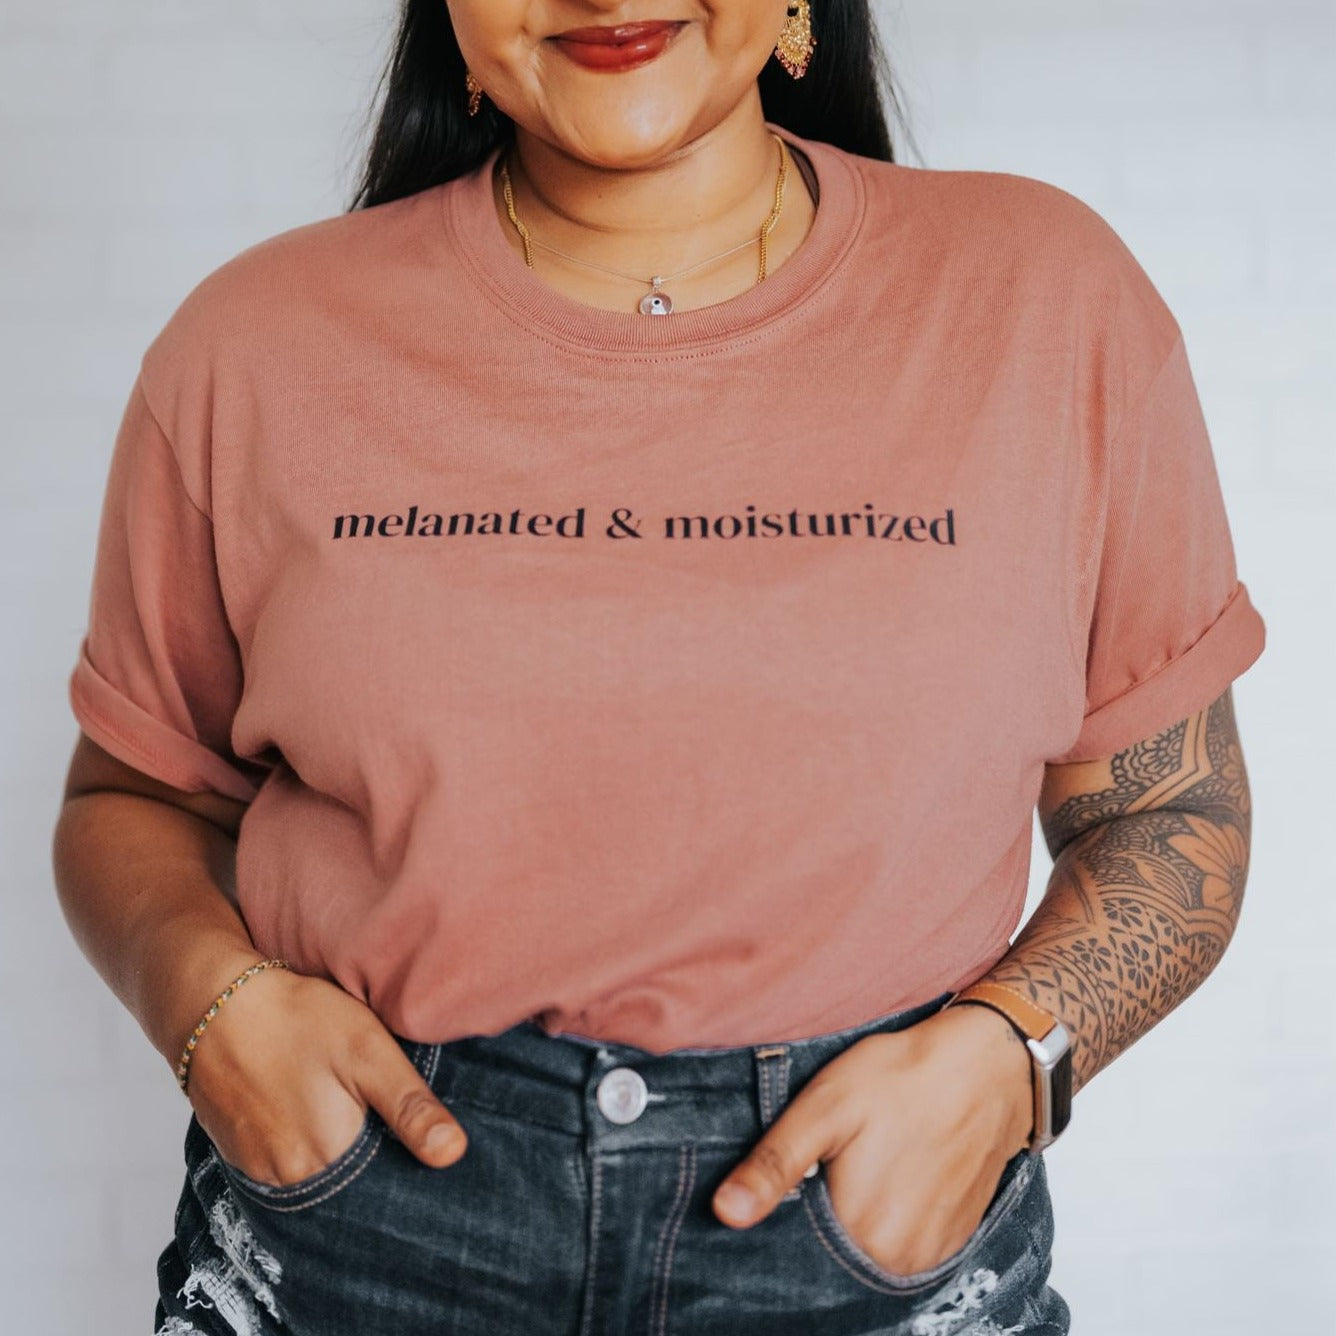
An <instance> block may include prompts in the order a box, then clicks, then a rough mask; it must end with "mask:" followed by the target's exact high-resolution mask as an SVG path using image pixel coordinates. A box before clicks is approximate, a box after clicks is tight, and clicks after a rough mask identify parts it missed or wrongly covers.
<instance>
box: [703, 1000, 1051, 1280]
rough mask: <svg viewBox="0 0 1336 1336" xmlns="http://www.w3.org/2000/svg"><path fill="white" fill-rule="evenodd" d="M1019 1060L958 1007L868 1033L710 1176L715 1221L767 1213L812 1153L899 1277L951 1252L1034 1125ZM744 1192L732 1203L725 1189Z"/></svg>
mask: <svg viewBox="0 0 1336 1336" xmlns="http://www.w3.org/2000/svg"><path fill="white" fill-rule="evenodd" d="M1030 1082H1031V1077H1030V1055H1029V1053H1028V1051H1027V1050H1026V1048H1025V1045H1024V1043H1023V1042H1022V1041H1021V1039H1020V1037H1019V1036H1018V1035H1017V1034H1016V1032H1015V1031H1014V1030H1013V1029H1012V1028H1011V1026H1010V1025H1009V1024H1008V1022H1007V1021H1006V1020H1005V1019H1004V1018H1003V1017H1002V1016H999V1015H998V1014H997V1012H995V1011H993V1010H991V1009H990V1008H988V1007H982V1006H977V1005H972V1004H966V1003H961V1004H960V1005H959V1006H951V1007H946V1008H944V1009H943V1010H941V1011H937V1012H934V1013H933V1014H932V1015H931V1016H929V1017H928V1018H927V1019H926V1020H922V1021H919V1022H918V1023H917V1024H915V1025H911V1026H910V1027H909V1028H908V1029H905V1030H899V1031H892V1032H887V1033H881V1034H871V1035H867V1036H866V1037H865V1038H863V1039H860V1040H857V1041H856V1042H854V1043H853V1044H851V1045H850V1046H849V1047H848V1048H847V1049H845V1050H844V1052H842V1053H841V1054H840V1055H839V1056H838V1057H836V1058H834V1059H832V1060H831V1061H830V1062H828V1063H826V1065H825V1066H824V1067H822V1068H821V1070H820V1071H818V1072H817V1073H816V1074H815V1075H814V1076H813V1077H812V1078H811V1079H810V1080H809V1081H808V1082H807V1083H806V1084H805V1085H804V1086H803V1087H802V1089H801V1090H800V1091H799V1092H798V1093H797V1094H796V1095H795V1096H794V1097H793V1099H791V1100H790V1101H789V1102H788V1104H787V1105H786V1106H785V1108H784V1110H783V1112H782V1113H781V1114H780V1116H779V1117H778V1118H776V1119H775V1121H774V1122H773V1123H772V1124H771V1125H770V1126H769V1127H768V1128H767V1129H766V1132H765V1135H764V1136H762V1138H761V1139H760V1140H759V1141H758V1142H757V1143H756V1145H755V1146H754V1147H753V1148H752V1150H751V1151H750V1152H749V1153H748V1155H747V1156H746V1158H744V1159H743V1160H741V1161H740V1162H739V1163H738V1165H737V1166H736V1167H735V1168H734V1169H733V1170H732V1172H731V1173H730V1174H729V1175H728V1177H727V1178H726V1179H725V1180H724V1181H723V1183H721V1184H720V1185H719V1187H718V1188H717V1189H716V1191H715V1195H714V1209H715V1213H716V1215H718V1217H719V1219H720V1220H722V1221H723V1223H724V1224H726V1225H731V1226H734V1227H736V1228H745V1227H746V1226H748V1225H753V1224H755V1223H757V1221H759V1220H762V1219H764V1218H765V1217H766V1216H767V1215H769V1213H770V1212H771V1211H772V1210H773V1209H774V1207H775V1206H776V1204H777V1203H778V1202H779V1200H780V1198H781V1197H783V1196H784V1194H785V1193H786V1192H788V1191H789V1190H790V1189H791V1188H793V1187H796V1186H797V1185H798V1184H799V1183H800V1182H801V1181H802V1178H803V1172H804V1170H806V1169H807V1168H808V1167H809V1166H810V1165H812V1164H814V1163H816V1161H817V1160H825V1161H826V1162H827V1170H826V1175H827V1180H828V1184H829V1188H830V1197H831V1204H832V1206H833V1207H834V1208H835V1213H836V1215H837V1216H838V1217H839V1219H840V1222H841V1224H843V1225H844V1226H845V1228H846V1229H847V1230H848V1231H849V1233H850V1234H851V1235H852V1236H853V1237H854V1240H855V1242H857V1243H858V1245H859V1246H860V1247H861V1248H862V1249H863V1251H864V1252H866V1253H867V1254H868V1255H869V1256H871V1257H872V1258H873V1259H874V1260H875V1261H876V1262H877V1263H878V1264H880V1265H881V1266H883V1267H885V1268H886V1270H888V1271H891V1272H894V1273H895V1274H897V1275H910V1274H912V1273H914V1272H916V1271H923V1270H927V1269H929V1268H931V1267H933V1266H936V1265H937V1263H938V1262H941V1261H943V1260H945V1259H946V1258H947V1257H949V1256H950V1255H951V1254H952V1253H954V1252H956V1251H957V1250H958V1249H959V1248H962V1247H963V1246H964V1245H965V1243H966V1241H967V1240H968V1239H969V1237H970V1235H971V1234H972V1233H973V1232H974V1231H975V1229H977V1228H978V1226H979V1222H980V1221H981V1220H982V1219H983V1215H984V1212H985V1211H986V1210H987V1208H988V1203H989V1202H990V1201H991V1200H992V1197H993V1194H994V1192H995V1191H996V1190H997V1185H998V1182H999V1180H1000V1179H1001V1176H1002V1170H1003V1168H1004V1167H1005V1166H1006V1163H1007V1161H1008V1160H1009V1159H1011V1157H1012V1156H1013V1155H1015V1153H1016V1152H1017V1151H1019V1150H1020V1149H1022V1147H1024V1146H1025V1145H1026V1144H1027V1142H1028V1141H1029V1137H1030V1132H1031V1128H1032V1126H1033V1106H1032V1102H1031V1100H1032V1096H1031V1084H1030ZM732 1187H740V1188H742V1189H744V1190H745V1191H746V1192H747V1193H749V1194H750V1196H751V1197H752V1198H753V1204H752V1206H751V1207H750V1208H748V1207H747V1205H746V1204H745V1202H744V1203H742V1204H741V1209H735V1208H734V1207H733V1205H732V1203H731V1201H730V1200H729V1189H730V1188H732Z"/></svg>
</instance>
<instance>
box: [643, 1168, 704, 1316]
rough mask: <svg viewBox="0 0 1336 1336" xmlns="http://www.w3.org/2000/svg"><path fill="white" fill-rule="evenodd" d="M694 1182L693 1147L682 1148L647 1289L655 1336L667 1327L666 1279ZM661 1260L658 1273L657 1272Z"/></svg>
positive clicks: (669, 1271)
mask: <svg viewBox="0 0 1336 1336" xmlns="http://www.w3.org/2000/svg"><path fill="white" fill-rule="evenodd" d="M695 1182H696V1148H695V1147H694V1146H683V1147H682V1149H681V1151H680V1152H679V1155H678V1166H677V1190H676V1192H674V1194H673V1204H672V1206H671V1207H670V1208H669V1211H668V1218H667V1219H666V1220H665V1221H664V1222H663V1229H662V1231H661V1232H660V1234H659V1242H658V1244H657V1246H656V1247H655V1249H654V1269H653V1273H652V1280H651V1287H650V1295H651V1298H650V1321H651V1322H652V1323H654V1328H655V1330H656V1331H657V1333H658V1336H663V1334H664V1332H665V1331H666V1330H667V1326H668V1278H669V1276H670V1275H671V1274H672V1269H673V1248H674V1247H675V1246H676V1243H677V1234H678V1231H679V1230H680V1229H681V1228H682V1221H683V1219H684V1218H685V1216H686V1207H687V1202H688V1201H690V1200H691V1189H692V1188H693V1187H694V1186H695ZM660 1258H662V1270H660ZM656 1302H657V1305H658V1310H659V1317H658V1321H657V1322H654V1317H653V1314H654V1307H655V1304H656Z"/></svg>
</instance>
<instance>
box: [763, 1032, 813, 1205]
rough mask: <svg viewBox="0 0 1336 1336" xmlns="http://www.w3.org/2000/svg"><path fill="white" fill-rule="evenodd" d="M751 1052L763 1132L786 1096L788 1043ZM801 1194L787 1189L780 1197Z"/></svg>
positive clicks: (786, 1199) (790, 1199)
mask: <svg viewBox="0 0 1336 1336" xmlns="http://www.w3.org/2000/svg"><path fill="white" fill-rule="evenodd" d="M752 1053H753V1054H754V1055H755V1058H756V1093H757V1096H758V1099H759V1103H760V1115H761V1130H762V1131H764V1130H765V1129H766V1128H768V1127H769V1126H770V1124H771V1123H773V1122H774V1121H775V1118H776V1116H777V1115H778V1113H779V1111H780V1109H782V1108H783V1107H784V1105H785V1103H787V1101H788V1098H789V1061H790V1058H789V1046H788V1044H767V1045H766V1046H765V1047H764V1048H753V1049H752ZM800 1195H801V1194H800V1192H799V1190H798V1189H797V1188H790V1189H789V1191H788V1192H786V1193H785V1194H784V1196H783V1197H782V1198H781V1200H783V1201H796V1200H797V1198H798V1197H799V1196H800Z"/></svg>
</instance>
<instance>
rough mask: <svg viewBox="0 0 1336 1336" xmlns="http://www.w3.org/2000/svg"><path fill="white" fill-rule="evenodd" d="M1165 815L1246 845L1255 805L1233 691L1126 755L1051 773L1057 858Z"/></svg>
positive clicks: (1046, 818)
mask: <svg viewBox="0 0 1336 1336" xmlns="http://www.w3.org/2000/svg"><path fill="white" fill-rule="evenodd" d="M1157 809H1159V810H1169V811H1175V812H1191V813H1196V814H1198V815H1200V816H1204V817H1206V818H1208V819H1210V820H1212V821H1215V822H1217V823H1221V824H1228V825H1231V826H1233V827H1236V828H1237V829H1238V830H1239V831H1240V833H1241V834H1242V836H1243V838H1244V839H1245V841H1246V839H1247V837H1248V833H1249V817H1250V813H1251V803H1250V795H1249V791H1248V774H1247V770H1246V769H1245V767H1244V763H1243V749H1242V746H1241V744H1240V742H1239V735H1238V727H1237V724H1236V721H1235V718H1234V701H1233V693H1232V688H1230V687H1226V688H1225V690H1224V692H1223V693H1222V694H1221V695H1220V696H1219V697H1217V698H1216V700H1215V701H1214V702H1213V703H1212V704H1211V705H1209V706H1208V707H1207V708H1206V709H1204V710H1200V711H1198V712H1197V713H1196V714H1192V715H1189V716H1188V717H1187V718H1186V719H1183V720H1180V721H1179V722H1178V723H1177V724H1174V725H1173V726H1172V727H1170V728H1166V729H1164V730H1162V731H1161V732H1158V733H1153V734H1151V735H1150V736H1148V737H1145V738H1142V739H1141V740H1140V741H1138V742H1135V743H1133V744H1132V745H1131V746H1130V747H1125V748H1124V749H1123V750H1121V751H1118V752H1114V753H1113V754H1111V755H1109V756H1104V757H1100V758H1098V759H1096V760H1085V761H1073V762H1069V763H1066V764H1051V765H1048V766H1047V767H1045V771H1044V782H1043V786H1042V788H1041V790H1040V795H1039V821H1040V825H1041V826H1042V828H1043V831H1044V839H1045V841H1046V842H1047V844H1048V849H1049V852H1050V853H1051V854H1052V855H1053V857H1054V858H1056V857H1057V856H1058V854H1059V853H1061V852H1062V850H1063V848H1064V847H1065V846H1066V845H1067V844H1068V843H1070V842H1071V841H1072V840H1073V839H1075V838H1076V836H1078V835H1080V834H1082V833H1083V832H1084V831H1086V830H1089V829H1090V828H1092V827H1093V826H1096V825H1099V824H1100V823H1101V822H1104V821H1108V820H1111V819H1112V818H1115V817H1120V816H1126V815H1131V814H1133V813H1137V812H1149V811H1154V810H1157Z"/></svg>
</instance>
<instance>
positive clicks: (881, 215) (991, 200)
mask: <svg viewBox="0 0 1336 1336" xmlns="http://www.w3.org/2000/svg"><path fill="white" fill-rule="evenodd" d="M845 156H846V157H847V158H848V159H849V161H850V163H851V164H852V165H853V166H854V168H855V170H856V171H857V172H858V174H859V176H860V178H861V180H862V183H863V190H864V194H865V199H866V215H865V226H866V227H867V228H868V230H869V233H870V235H871V236H872V237H874V238H877V239H880V240H883V241H890V242H891V243H892V244H894V245H895V246H896V247H897V249H898V250H899V251H900V252H901V253H904V254H907V255H909V256H912V257H914V259H915V260H916V261H917V262H918V263H919V265H920V267H921V268H923V269H926V270H928V271H930V272H931V273H932V274H933V276H934V278H935V279H936V280H937V281H940V282H946V283H948V284H950V285H952V286H955V285H960V287H961V289H962V290H966V289H969V290H973V291H974V292H976V293H989V294H991V295H992V296H993V297H994V299H995V300H996V301H1009V302H1011V303H1013V304H1016V305H1017V306H1018V307H1020V308H1023V309H1025V310H1026V311H1027V312H1028V313H1029V314H1030V315H1032V316H1039V317H1047V318H1050V319H1052V320H1054V321H1060V322H1068V321H1072V320H1079V321H1081V323H1082V324H1083V325H1084V326H1086V327H1087V328H1090V327H1091V325H1092V324H1098V325H1101V326H1104V327H1105V328H1107V329H1109V330H1110V331H1112V330H1118V331H1121V333H1122V335H1123V336H1130V337H1132V338H1134V339H1137V340H1139V341H1143V342H1146V343H1149V344H1153V345H1155V346H1157V347H1159V348H1161V349H1167V348H1168V347H1169V346H1170V345H1172V343H1173V342H1175V341H1176V339H1177V337H1178V326H1177V323H1176V321H1175V319H1174V316H1173V314H1172V313H1171V311H1170V310H1169V307H1168V306H1167V304H1166V303H1165V301H1164V299H1163V297H1162V295H1161V294H1160V292H1159V290H1158V289H1157V287H1156V286H1155V284H1154V282H1153V281H1152V279H1151V278H1150V276H1149V275H1148V274H1147V272H1146V270H1145V269H1144V268H1143V267H1142V265H1141V263H1140V262H1139V261H1138V259H1137V257H1136V256H1135V255H1134V254H1133V253H1132V251H1131V250H1130V249H1129V247H1128V245H1127V244H1126V242H1124V240H1123V238H1122V237H1121V236H1120V235H1119V234H1118V232H1117V231H1116V230H1115V229H1114V227H1113V226H1112V225H1111V224H1110V223H1109V222H1108V221H1107V220H1106V219H1105V218H1104V217H1103V216H1102V215H1101V214H1100V213H1099V212H1097V211H1096V210H1095V209H1094V208H1092V207H1091V206H1090V205H1089V204H1087V203H1085V202H1084V201H1083V200H1081V199H1079V198H1078V197H1077V196H1075V195H1073V194H1071V193H1070V192H1068V191H1066V190H1064V189H1062V188H1061V187H1060V186H1057V185H1053V184H1051V183H1049V182H1047V181H1042V180H1039V179H1037V178H1035V177H1030V176H1023V175H1019V174H1015V173H1010V172H999V171H984V170H963V169H940V168H926V167H909V166H904V165H900V164H892V163H887V162H881V161H877V160H874V159H870V158H863V157H858V156H856V155H845Z"/></svg>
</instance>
